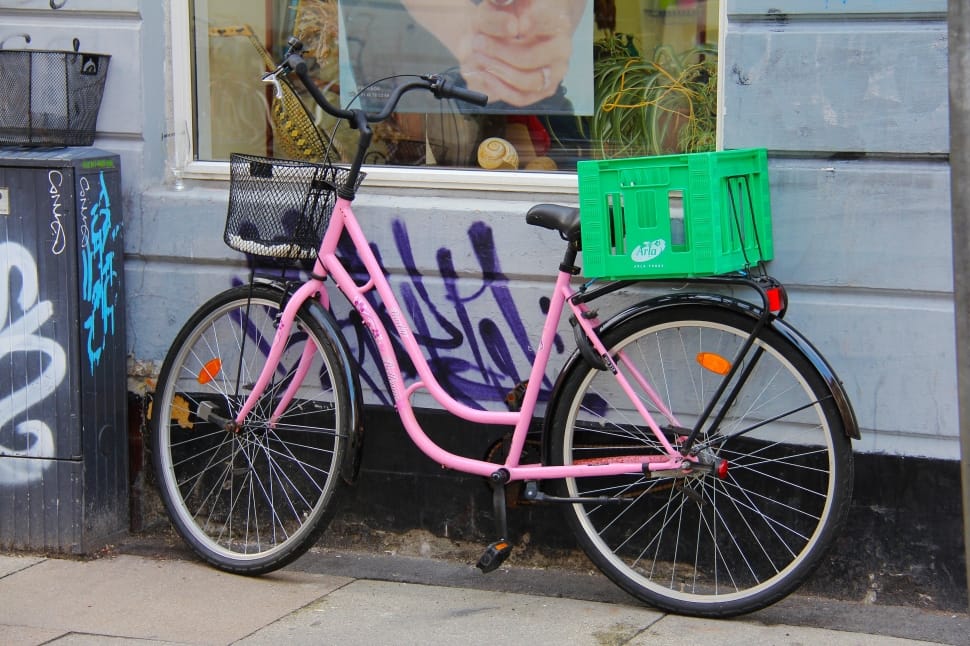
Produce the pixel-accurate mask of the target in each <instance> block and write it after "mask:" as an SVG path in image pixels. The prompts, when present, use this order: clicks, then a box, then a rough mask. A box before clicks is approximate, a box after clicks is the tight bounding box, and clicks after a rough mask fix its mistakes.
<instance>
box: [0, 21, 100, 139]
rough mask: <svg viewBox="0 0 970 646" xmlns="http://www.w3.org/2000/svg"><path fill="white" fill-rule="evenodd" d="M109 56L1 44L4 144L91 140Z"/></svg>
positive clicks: (0, 102)
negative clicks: (8, 47) (24, 48)
mask: <svg viewBox="0 0 970 646" xmlns="http://www.w3.org/2000/svg"><path fill="white" fill-rule="evenodd" d="M77 47H78V43H77V41H76V40H75V48H77ZM110 59H111V57H110V56H109V55H107V54H89V53H85V52H78V51H73V52H68V51H40V50H14V49H0V146H47V147H60V146H90V145H91V144H93V143H94V135H95V131H96V129H97V121H98V111H99V110H100V108H101V98H102V96H103V94H104V84H105V80H106V77H107V74H108V62H109V61H110Z"/></svg>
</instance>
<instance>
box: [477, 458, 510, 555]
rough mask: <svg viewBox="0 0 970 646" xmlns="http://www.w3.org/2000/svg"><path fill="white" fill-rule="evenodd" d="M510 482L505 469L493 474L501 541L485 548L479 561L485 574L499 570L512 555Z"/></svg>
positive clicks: (496, 518) (497, 523)
mask: <svg viewBox="0 0 970 646" xmlns="http://www.w3.org/2000/svg"><path fill="white" fill-rule="evenodd" d="M508 481H509V474H508V472H507V471H506V470H505V469H499V470H498V471H496V472H495V473H493V474H492V476H491V478H490V484H491V485H492V507H493V509H494V513H495V528H496V530H497V531H498V535H499V539H498V540H497V541H495V542H494V543H492V544H491V545H489V546H488V547H486V548H485V553H484V554H482V556H481V558H480V559H478V563H477V564H476V565H477V567H478V569H479V570H481V571H482V572H484V573H486V574H487V573H489V572H493V571H495V570H497V569H498V567H499V566H500V565H502V563H504V562H505V559H507V558H508V557H509V554H511V553H512V544H511V543H509V541H508V535H509V527H508V519H507V517H506V501H505V484H506V483H507V482H508Z"/></svg>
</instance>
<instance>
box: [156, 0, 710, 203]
mask: <svg viewBox="0 0 970 646" xmlns="http://www.w3.org/2000/svg"><path fill="white" fill-rule="evenodd" d="M191 2H192V0H173V1H172V3H171V5H170V6H171V8H172V9H171V17H170V25H169V28H170V31H171V46H172V99H173V121H174V123H175V124H184V125H183V126H178V125H176V128H175V131H176V132H179V131H180V128H182V129H183V130H187V132H185V136H179V137H176V138H175V145H174V148H175V151H174V154H175V159H176V160H188V161H187V162H186V163H185V165H184V168H183V169H182V170H183V173H182V174H183V176H184V177H186V178H190V179H197V180H218V181H228V179H229V162H228V161H225V162H220V161H196V160H195V159H194V152H195V151H194V150H193V149H192V146H193V144H192V142H193V141H194V140H195V137H194V134H195V133H194V129H195V119H194V116H193V115H194V114H195V105H194V97H193V83H192V79H193V75H194V71H193V69H192V64H193V63H192V60H193V58H192V33H191V26H192V25H191V20H190V17H191V10H190V6H189V5H190V3H191ZM727 4H728V0H721V1H720V6H719V14H720V15H719V18H718V21H719V26H718V41H719V42H718V66H717V76H718V99H717V102H718V109H717V130H716V134H715V137H716V142H717V143H716V150H721V149H722V146H723V134H722V133H723V120H724V109H723V105H724V102H723V95H722V92H723V88H724V82H723V81H724V65H723V51H724V49H723V47H724V41H725V38H724V37H725V32H726V31H727ZM366 171H367V183H368V185H369V186H374V187H378V186H379V187H389V188H413V187H414V186H417V185H419V184H420V186H421V187H422V188H429V189H452V190H473V191H481V190H493V191H494V190H495V187H496V186H501V187H502V190H503V191H508V192H533V193H534V192H541V193H551V194H556V193H560V194H566V195H578V186H577V182H576V173H575V172H569V171H562V172H553V173H543V172H535V171H488V170H483V169H461V168H434V167H431V166H383V165H376V166H366Z"/></svg>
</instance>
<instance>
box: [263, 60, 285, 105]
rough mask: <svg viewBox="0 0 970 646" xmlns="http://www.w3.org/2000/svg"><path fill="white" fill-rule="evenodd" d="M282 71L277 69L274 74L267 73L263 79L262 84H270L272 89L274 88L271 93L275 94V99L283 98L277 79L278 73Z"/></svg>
mask: <svg viewBox="0 0 970 646" xmlns="http://www.w3.org/2000/svg"><path fill="white" fill-rule="evenodd" d="M282 69H283V68H281V67H278V68H276V71H275V72H268V73H267V74H266V75H265V76H264V77H263V83H272V84H273V88H274V89H273V92H274V93H275V94H276V98H277V99H282V98H283V87H282V86H281V85H280V80H279V79H278V78H277V77H278V76H279V75H280V72H281V71H282Z"/></svg>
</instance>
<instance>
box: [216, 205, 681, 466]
mask: <svg viewBox="0 0 970 646" xmlns="http://www.w3.org/2000/svg"><path fill="white" fill-rule="evenodd" d="M345 231H346V232H347V234H348V236H349V237H350V240H351V241H352V243H353V246H354V250H355V251H356V253H357V254H358V256H359V258H360V260H361V262H362V263H363V265H364V267H365V268H366V270H367V273H368V281H367V282H366V283H365V284H363V285H358V284H357V283H356V281H355V280H354V279H353V277H352V276H351V275H350V274H349V273H348V272H347V270H346V269H344V267H343V265H342V264H341V262H340V261H339V259H338V258H337V244H338V242H339V240H340V238H341V235H342V234H343V233H344V232H345ZM327 276H329V277H330V278H332V279H333V281H334V283H335V284H336V286H337V289H338V290H339V291H340V292H341V293H342V294H343V295H344V296H345V297H346V298H347V300H348V301H349V302H350V304H351V305H352V306H353V308H354V309H355V310H356V311H357V313H358V314H359V315H360V317H361V320H362V321H363V323H364V327H366V328H367V331H368V333H369V334H370V335H371V337H372V338H373V340H374V343H375V344H376V346H377V349H378V353H379V354H380V359H381V362H382V364H383V368H384V371H385V373H386V376H387V379H388V382H389V383H390V390H391V396H392V399H393V401H394V406H395V408H396V409H397V411H398V414H399V415H400V417H401V421H402V423H403V424H404V428H405V430H406V431H407V433H408V435H409V436H410V438H411V440H412V441H413V442H414V444H415V445H416V446H417V447H418V448H419V449H420V450H421V451H422V452H423V453H424V454H425V455H427V456H428V457H429V458H431V459H432V460H434V461H435V462H438V463H439V464H441V465H442V466H444V467H447V468H450V469H454V470H456V471H460V472H463V473H469V474H473V475H480V476H486V477H487V476H491V475H493V474H495V473H496V471H497V470H498V469H500V468H502V469H504V470H505V471H506V473H507V477H508V480H510V481H514V480H543V479H549V478H569V477H592V476H608V475H618V474H629V473H638V472H643V473H645V474H649V473H650V472H656V471H665V472H667V471H676V470H683V469H689V468H692V467H693V465H694V464H696V463H697V458H696V457H693V456H684V455H682V454H681V453H680V451H678V450H677V449H676V448H674V446H673V445H671V443H670V442H669V440H668V439H667V438H666V437H665V436H664V434H663V433H662V432H661V430H660V427H659V425H658V424H657V422H656V420H655V419H654V418H653V416H652V415H651V414H650V412H649V411H648V410H647V409H646V407H645V406H644V404H643V401H642V400H641V398H640V397H639V396H638V395H637V392H636V390H635V388H634V385H636V386H638V387H639V388H640V389H641V390H642V391H643V393H644V394H645V395H646V396H647V398H648V399H649V400H650V401H651V403H653V404H654V405H655V406H657V408H658V410H659V411H661V413H662V414H663V415H664V416H665V417H667V418H668V419H669V421H670V422H671V423H672V424H675V425H677V421H676V419H674V416H673V414H672V413H671V412H670V411H669V410H667V408H666V407H665V406H664V404H663V401H662V400H661V398H660V397H659V396H658V395H657V393H656V392H654V391H653V389H652V388H651V387H650V384H649V383H648V381H647V380H646V379H645V378H644V377H643V375H641V374H640V373H639V371H637V370H636V369H635V368H634V367H633V366H632V365H631V364H629V363H628V362H625V361H624V359H623V356H622V353H621V354H620V355H619V357H618V358H619V360H620V364H621V365H623V368H624V369H625V370H626V371H627V372H629V373H630V377H629V378H628V377H627V376H626V375H625V374H624V373H623V372H622V371H621V370H620V369H619V366H617V364H616V363H615V362H614V361H613V359H612V358H611V357H610V356H609V353H608V352H607V351H606V348H605V347H603V344H602V342H601V341H600V339H599V337H598V336H597V335H596V331H595V328H596V327H597V326H598V325H599V321H598V320H597V319H596V318H595V316H594V315H591V314H590V309H589V308H588V307H587V306H586V304H585V303H584V302H582V301H581V300H580V299H574V298H573V296H574V295H575V291H574V290H573V289H572V287H571V284H570V283H571V279H572V275H571V274H570V273H569V272H567V271H563V270H562V269H560V271H559V273H558V276H557V278H556V284H555V287H554V288H553V293H552V297H551V299H550V304H549V310H548V312H547V314H546V319H545V323H544V325H543V327H542V334H541V337H540V341H539V345H538V349H537V351H536V356H535V360H534V362H533V364H532V368H531V372H530V374H529V380H528V383H527V386H526V389H525V394H524V397H523V401H522V406H521V408H520V410H518V411H516V412H506V411H486V410H479V409H474V408H471V407H468V406H466V405H464V404H462V403H460V402H458V401H456V400H455V399H454V398H453V397H452V396H451V395H449V394H448V393H447V392H446V391H445V390H444V388H443V387H442V386H441V384H440V382H439V381H438V380H437V378H436V377H435V376H434V373H433V372H432V370H431V368H430V366H429V364H428V361H427V359H426V358H425V356H424V354H423V353H422V351H421V348H420V346H419V345H418V343H417V341H416V340H415V338H414V334H413V332H412V331H411V328H410V325H409V323H408V320H407V319H406V318H405V316H404V315H403V314H402V311H401V308H400V305H399V304H398V301H397V297H396V296H395V294H394V292H393V290H392V288H391V286H390V283H388V281H387V279H386V278H385V277H384V273H383V271H382V269H381V266H380V264H379V263H378V261H377V258H376V256H375V255H374V253H373V251H372V250H371V247H370V245H369V243H368V241H367V238H366V236H365V235H364V232H363V230H362V229H361V227H360V224H359V222H358V220H357V218H356V216H355V215H354V213H353V209H352V208H351V202H350V201H349V200H347V199H345V198H342V197H338V198H337V201H336V204H335V206H334V209H333V214H332V215H331V218H330V223H329V226H328V227H327V231H326V233H325V235H324V237H323V240H322V241H321V244H320V249H319V253H318V255H317V260H316V262H315V264H314V268H313V272H312V274H311V277H310V279H309V280H307V281H306V282H305V283H303V284H302V285H301V286H300V287H299V288H298V289H297V290H296V291H295V292H294V293H293V295H292V296H291V297H290V299H289V301H288V302H287V303H286V306H285V307H284V309H283V313H282V315H281V319H280V322H279V326H278V328H277V330H276V335H275V337H274V339H273V344H272V346H271V349H270V352H269V355H268V357H267V360H266V363H265V364H264V366H263V368H262V371H261V373H260V376H259V378H258V379H257V381H256V384H255V386H254V388H253V390H252V392H251V393H250V394H249V396H248V397H247V399H246V401H245V403H244V405H243V407H242V408H241V409H240V411H239V413H238V414H237V416H236V419H235V422H236V424H238V425H239V426H242V425H244V424H245V420H246V416H247V415H248V414H249V413H250V411H251V410H252V409H253V407H254V406H255V405H256V402H257V401H258V400H259V398H260V396H261V395H262V394H263V392H264V391H265V389H266V387H267V385H268V384H269V382H270V380H271V378H272V376H273V373H274V371H275V370H276V367H277V364H278V363H279V360H280V356H281V354H282V352H283V348H284V347H285V345H286V341H287V339H288V338H289V334H290V329H291V327H292V324H293V322H294V320H295V317H296V313H297V311H298V310H299V309H300V307H301V306H302V305H303V304H304V303H305V302H306V301H308V300H312V299H317V300H319V302H320V303H321V304H322V305H323V306H324V307H329V305H330V303H329V296H328V294H327V291H326V289H325V288H324V280H325V278H326V277H327ZM374 290H376V292H377V294H378V296H379V297H380V299H381V301H382V302H383V304H384V307H385V308H386V309H387V314H388V316H389V318H390V320H391V321H392V322H393V323H394V326H395V330H394V331H395V332H396V334H397V335H398V337H399V339H400V341H401V343H402V345H403V347H404V349H405V351H406V353H407V354H408V356H409V357H410V359H411V361H412V362H413V364H414V366H415V368H416V369H417V373H418V379H417V381H415V383H413V384H411V385H407V384H405V382H404V376H403V374H402V372H401V369H400V366H399V365H398V361H397V357H396V356H395V354H394V348H393V346H392V344H391V342H390V337H389V336H388V333H387V329H386V328H385V326H384V324H383V322H382V321H381V319H380V317H379V316H378V315H377V313H376V312H375V311H374V310H373V308H372V307H371V305H370V303H369V302H368V300H367V299H366V298H365V295H366V294H367V293H368V292H370V291H374ZM567 307H568V308H569V309H570V310H571V311H572V313H573V315H574V316H575V319H576V321H577V322H578V324H579V325H580V326H581V327H582V328H583V330H584V332H585V333H586V335H587V336H588V338H589V339H590V341H591V343H592V346H593V348H594V349H595V351H596V352H597V354H598V355H599V356H600V357H602V358H603V360H604V361H605V362H607V368H608V369H609V370H610V371H611V372H612V373H613V374H614V375H615V377H616V379H617V381H618V383H619V384H620V386H621V387H622V389H623V390H624V391H625V392H626V394H627V396H628V397H629V399H630V401H631V403H632V404H633V406H634V407H635V409H636V410H637V411H638V412H639V413H640V415H641V416H642V417H643V420H644V422H645V423H646V425H647V426H648V427H649V428H650V429H651V431H652V432H653V434H654V436H655V437H656V439H657V441H658V442H659V443H660V445H661V446H663V448H664V453H656V454H645V455H633V456H629V455H628V456H622V457H617V458H612V459H597V460H595V461H590V462H587V463H580V464H572V465H565V466H547V465H541V464H520V460H521V456H522V451H523V448H524V446H525V440H526V435H527V433H528V430H529V425H530V423H531V421H532V418H533V414H534V413H535V408H536V402H537V401H538V397H539V388H540V385H541V383H542V380H543V377H544V376H545V372H546V368H547V366H548V363H549V357H550V354H551V351H552V347H553V341H554V338H555V335H556V333H557V331H558V327H559V322H560V320H561V317H562V314H563V311H564V310H565V309H566V308H567ZM314 352H315V349H314V348H313V347H312V346H311V345H310V344H308V345H307V347H306V349H305V350H304V355H303V357H302V358H301V361H300V364H299V366H298V367H297V371H296V376H295V378H294V379H293V381H292V382H291V383H290V385H289V386H288V388H287V390H286V392H285V393H284V395H283V398H282V400H281V403H280V404H279V405H278V408H277V414H278V413H279V412H280V411H282V410H284V409H285V408H286V406H287V404H288V403H289V402H290V401H291V400H292V398H293V397H294V395H295V394H296V391H297V390H298V388H299V387H300V385H301V384H302V380H303V378H304V377H305V376H306V374H307V371H308V368H309V364H310V360H311V359H312V355H313V353H314ZM631 380H632V382H631ZM421 389H425V390H427V391H428V392H429V393H430V395H431V396H432V397H433V398H434V400H435V401H436V402H438V403H439V404H440V405H441V406H443V407H444V409H445V410H447V411H448V412H449V413H451V414H453V415H455V416H457V417H459V418H461V419H464V420H466V421H469V422H474V423H480V424H490V425H499V426H510V427H513V432H512V441H511V446H510V449H509V452H508V458H507V459H506V461H505V463H504V464H501V465H499V464H496V463H493V462H487V461H484V460H476V459H472V458H468V457H464V456H460V455H455V454H453V453H450V452H448V451H446V450H444V449H442V448H441V447H440V446H438V445H437V444H436V443H435V442H434V441H433V440H431V438H429V437H428V435H427V434H426V433H425V432H424V430H423V428H422V427H421V424H420V423H419V422H418V420H417V418H416V416H415V413H414V408H413V406H412V404H411V396H412V395H413V394H414V393H415V392H416V391H418V390H421Z"/></svg>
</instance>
